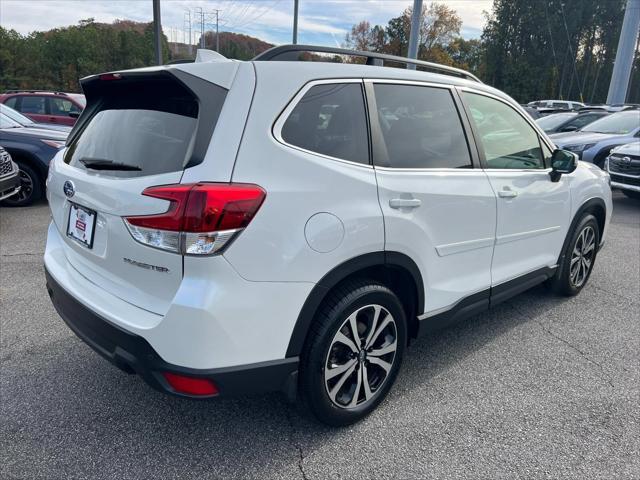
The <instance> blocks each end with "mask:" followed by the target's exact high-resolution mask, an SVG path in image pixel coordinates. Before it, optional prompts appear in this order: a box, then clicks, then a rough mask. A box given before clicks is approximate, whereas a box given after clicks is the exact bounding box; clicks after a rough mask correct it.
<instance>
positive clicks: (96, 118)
mask: <svg viewBox="0 0 640 480" xmlns="http://www.w3.org/2000/svg"><path fill="white" fill-rule="evenodd" d="M114 83H115V82H114ZM105 88H106V87H105ZM114 88H115V87H114ZM208 94H209V95H222V101H223V100H224V96H225V95H226V90H224V89H221V88H217V89H213V88H212V89H211V90H210V91H209V92H208ZM94 105H95V107H94V108H92V110H94V111H92V114H91V117H90V119H89V120H88V121H87V122H86V123H85V124H84V125H82V127H81V130H80V131H79V132H78V133H77V135H75V137H73V140H72V143H71V145H70V146H69V149H68V150H67V153H66V155H65V161H66V162H67V163H69V164H70V165H72V166H75V167H78V168H87V169H88V170H91V171H97V170H101V171H102V172H101V173H103V174H109V175H113V176H121V177H131V176H142V175H156V174H161V173H167V172H173V171H179V170H182V169H183V168H184V167H185V165H186V163H187V161H188V160H189V156H190V154H191V152H192V150H193V144H194V137H195V133H196V129H197V126H198V114H199V105H198V100H197V98H196V97H195V96H194V95H193V94H192V93H191V92H190V91H189V90H187V89H186V88H185V87H184V86H182V85H181V84H179V83H178V82H175V81H168V80H161V81H156V82H143V81H140V82H138V83H131V84H128V85H127V86H124V85H123V88H118V89H116V90H113V91H109V90H106V91H105V93H104V94H103V95H102V96H101V97H100V98H98V99H97V100H95V103H94ZM90 107H93V106H90Z"/></svg>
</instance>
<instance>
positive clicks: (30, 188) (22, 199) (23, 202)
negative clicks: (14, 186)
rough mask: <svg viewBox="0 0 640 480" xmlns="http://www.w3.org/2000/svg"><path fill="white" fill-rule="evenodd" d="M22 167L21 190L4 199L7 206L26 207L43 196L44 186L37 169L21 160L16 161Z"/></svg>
mask: <svg viewBox="0 0 640 480" xmlns="http://www.w3.org/2000/svg"><path fill="white" fill-rule="evenodd" d="M16 163H17V164H18V167H20V173H19V174H18V175H20V186H21V187H22V188H20V191H19V192H18V193H16V194H15V195H13V196H11V197H9V198H6V199H5V200H3V202H2V204H3V205H5V206H7V207H26V206H28V205H31V204H32V203H33V202H36V201H38V200H40V199H41V198H42V192H43V190H44V187H43V185H42V181H41V180H40V177H39V176H38V174H37V173H36V171H35V170H34V169H33V168H31V167H30V166H29V165H27V164H25V163H22V162H20V161H18V162H16Z"/></svg>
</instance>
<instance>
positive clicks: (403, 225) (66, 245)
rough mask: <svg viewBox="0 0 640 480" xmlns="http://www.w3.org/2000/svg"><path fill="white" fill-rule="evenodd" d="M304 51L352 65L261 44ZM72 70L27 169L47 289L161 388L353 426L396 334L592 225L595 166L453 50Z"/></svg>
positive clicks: (105, 346) (570, 282)
mask: <svg viewBox="0 0 640 480" xmlns="http://www.w3.org/2000/svg"><path fill="white" fill-rule="evenodd" d="M309 51H313V52H315V53H329V54H332V55H351V56H356V57H365V58H366V61H367V65H363V64H355V63H323V62H304V61H279V60H291V59H292V58H293V59H294V60H295V59H296V58H297V57H298V56H299V55H300V54H304V53H306V52H309ZM386 61H389V62H392V63H393V64H397V63H412V64H414V65H416V66H417V67H418V68H424V69H427V70H428V71H426V72H425V71H418V70H406V69H399V68H386V67H384V62H386ZM81 83H82V87H83V90H84V92H85V94H86V95H87V101H88V111H90V112H91V113H90V114H89V115H83V116H82V117H81V119H80V120H79V122H80V124H79V125H77V128H74V130H73V131H72V133H71V136H70V138H69V141H68V143H67V145H68V146H67V147H66V148H65V149H64V150H63V151H61V152H60V153H59V154H57V155H56V157H55V159H54V160H53V161H52V162H51V166H50V175H49V179H48V184H47V185H48V187H47V196H48V198H49V205H50V208H51V213H52V222H51V224H50V226H49V231H48V237H47V246H46V252H45V258H44V263H45V271H46V278H47V289H48V291H49V294H50V296H51V298H52V301H53V304H54V306H55V307H56V309H57V311H58V312H59V314H60V315H61V317H62V318H63V319H64V320H65V321H66V322H67V324H68V325H69V326H70V328H71V329H72V330H73V331H74V332H75V333H76V334H77V335H78V336H79V337H80V338H81V339H83V340H84V341H85V342H86V343H87V344H89V345H90V346H91V347H92V348H94V349H95V350H97V351H98V352H99V353H100V354H101V355H102V356H104V357H105V358H106V359H108V360H109V361H111V362H112V363H114V364H115V365H116V366H118V367H120V368H121V369H122V370H124V371H127V372H129V373H133V372H136V373H138V374H139V375H140V376H141V377H142V378H144V379H145V380H146V381H147V382H148V383H149V384H150V385H151V386H153V387H154V388H156V389H158V390H160V391H163V392H168V393H171V394H174V395H178V396H181V397H193V398H208V397H216V396H223V395H233V394H246V393H248V392H264V391H268V390H283V391H285V392H286V393H287V394H288V395H290V396H291V397H294V396H295V392H296V391H298V392H299V393H300V394H301V396H302V398H303V399H304V400H305V401H306V403H307V405H308V406H309V408H310V409H311V411H312V412H313V413H314V414H315V415H316V416H317V417H318V418H319V419H320V420H321V421H323V422H326V423H328V424H331V425H346V424H350V423H353V422H355V421H357V420H359V419H360V418H362V417H364V416H365V415H367V414H368V413H369V412H371V411H372V410H373V409H374V408H376V406H377V405H378V404H379V403H380V402H381V401H382V400H383V399H384V397H385V395H386V394H387V392H388V391H389V390H390V388H391V387H392V384H393V382H394V380H395V378H396V375H397V374H398V371H399V368H400V365H401V362H402V357H403V354H404V352H405V348H406V347H407V344H408V342H409V340H410V339H412V338H414V337H417V336H418V335H419V334H423V333H425V332H429V331H432V330H434V329H437V328H440V327H442V326H444V325H447V324H449V323H451V322H454V321H457V320H459V319H461V318H464V317H466V316H468V315H471V314H474V313H479V312H482V311H484V310H486V309H487V308H489V306H490V305H494V304H497V303H499V302H501V301H503V300H506V299H508V298H510V297H511V296H513V295H515V294H517V293H519V292H522V291H524V290H526V289H528V288H530V287H532V286H533V285H536V284H538V283H540V282H543V281H547V282H548V284H549V285H550V287H551V288H552V289H553V290H554V291H556V292H559V293H561V294H564V295H575V294H577V293H578V292H580V290H581V289H582V288H583V287H584V286H585V284H586V283H587V281H588V278H589V275H590V273H591V270H592V268H593V265H594V262H595V260H596V255H597V252H598V250H599V248H600V247H601V245H602V244H603V242H604V239H605V237H606V233H607V226H608V223H609V220H610V218H611V211H612V202H611V190H610V187H609V175H608V174H607V173H606V172H604V171H602V170H600V169H599V168H596V167H594V166H593V165H590V164H587V163H584V162H578V160H577V157H576V155H575V154H572V153H570V152H566V151H561V150H555V151H554V146H553V144H552V143H551V142H550V141H549V139H548V138H547V137H546V135H545V134H544V132H543V131H542V130H541V129H539V128H538V127H537V126H536V124H535V122H533V120H532V119H531V118H530V117H529V116H528V115H527V113H525V112H524V110H522V108H521V107H520V106H519V105H518V104H517V103H516V102H515V101H514V100H513V99H511V98H510V97H508V96H507V95H505V94H504V93H502V92H500V91H499V90H496V89H494V88H491V87H489V86H487V85H484V84H482V83H481V82H480V81H479V80H478V79H477V78H476V77H474V76H473V75H472V74H470V73H468V72H465V71H463V70H459V69H456V68H452V67H446V66H441V65H437V64H431V63H427V62H421V61H414V60H408V59H406V58H400V57H392V56H387V55H383V54H378V53H367V52H354V51H349V50H342V49H335V48H328V47H308V46H303V45H285V46H281V47H276V48H274V49H271V50H269V51H267V52H264V53H262V54H261V55H259V56H258V57H256V58H255V59H254V60H253V61H249V62H239V61H229V60H226V59H224V57H221V56H220V55H218V54H215V53H213V52H206V51H202V50H201V51H199V52H198V56H197V61H196V63H183V64H175V65H167V66H159V67H151V68H145V69H139V70H131V71H122V72H113V73H106V74H101V75H94V76H91V77H87V78H84V79H82V81H81Z"/></svg>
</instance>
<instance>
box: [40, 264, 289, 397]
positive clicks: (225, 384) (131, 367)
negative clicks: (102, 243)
mask: <svg viewBox="0 0 640 480" xmlns="http://www.w3.org/2000/svg"><path fill="white" fill-rule="evenodd" d="M45 276H46V279H47V291H48V292H49V296H50V297H51V301H52V302H53V305H54V307H55V309H56V310H57V312H58V314H59V315H60V317H62V319H63V320H64V321H65V323H66V324H67V325H68V326H69V328H70V329H71V330H72V331H73V332H74V333H75V334H76V335H77V336H78V337H79V338H80V339H81V340H82V341H84V342H85V343H86V344H87V345H89V346H90V347H91V348H92V349H93V350H95V351H96V352H97V353H99V354H100V355H101V356H103V357H104V358H105V359H107V360H108V361H109V362H111V363H112V364H114V365H115V366H116V367H118V368H119V369H121V370H123V371H125V372H127V373H136V374H138V375H140V376H141V377H142V378H143V379H144V380H145V382H147V383H148V384H149V385H150V386H151V387H153V388H154V389H156V390H158V391H161V392H164V393H169V394H172V395H176V396H180V397H189V398H206V397H191V396H189V395H184V394H182V393H178V392H176V391H174V390H173V389H172V388H171V386H170V385H169V384H168V383H167V381H166V380H165V378H164V377H163V376H162V372H171V373H176V374H180V375H187V376H192V377H197V378H207V379H210V380H212V381H213V382H214V383H215V384H216V386H217V387H218V389H219V394H217V395H215V396H225V397H226V396H234V395H248V394H253V393H265V392H270V391H283V392H285V393H287V394H289V392H290V391H291V389H292V388H293V386H292V385H291V382H293V381H295V379H296V372H297V370H298V363H299V359H298V357H292V358H285V359H282V360H273V361H268V362H260V363H254V364H249V365H241V366H234V367H225V368H214V369H194V368H187V367H182V366H179V365H173V364H170V363H168V362H165V361H164V360H163V359H162V358H161V357H160V356H159V355H158V353H157V352H156V351H155V350H154V349H153V347H152V346H151V345H150V344H149V342H147V341H146V340H145V339H144V338H142V337H141V336H139V335H136V334H133V333H131V332H128V331H126V330H124V329H122V328H120V327H118V326H116V325H114V324H113V323H111V322H109V321H108V320H106V319H104V318H102V317H101V316H99V315H97V314H96V313H95V312H93V311H92V310H90V309H89V308H87V307H86V306H84V305H83V304H82V303H80V302H79V301H78V300H76V299H75V298H74V297H73V296H72V295H70V294H69V293H68V292H67V291H66V290H65V289H64V288H63V287H62V286H61V285H60V284H59V283H58V282H57V281H56V280H55V279H54V278H53V276H52V275H51V274H50V273H49V272H48V271H47V269H46V267H45Z"/></svg>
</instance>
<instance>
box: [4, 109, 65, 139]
mask: <svg viewBox="0 0 640 480" xmlns="http://www.w3.org/2000/svg"><path fill="white" fill-rule="evenodd" d="M7 117H8V118H9V119H10V120H13V121H14V122H17V123H19V124H20V125H22V126H23V127H31V128H44V129H45V130H57V131H59V132H66V133H69V132H70V131H71V128H72V127H70V126H69V125H56V124H55V123H37V122H34V121H33V120H31V119H30V118H29V117H27V116H25V115H23V114H21V113H20V112H18V111H16V110H14V109H13V108H11V107H8V106H6V105H5V104H3V103H0V128H2V126H3V124H4V123H6V122H7V120H6V118H7Z"/></svg>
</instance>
